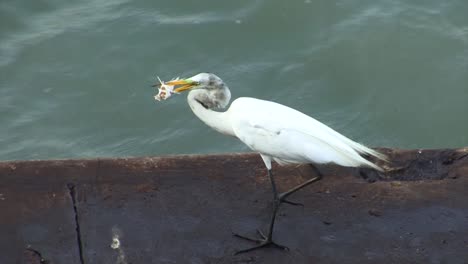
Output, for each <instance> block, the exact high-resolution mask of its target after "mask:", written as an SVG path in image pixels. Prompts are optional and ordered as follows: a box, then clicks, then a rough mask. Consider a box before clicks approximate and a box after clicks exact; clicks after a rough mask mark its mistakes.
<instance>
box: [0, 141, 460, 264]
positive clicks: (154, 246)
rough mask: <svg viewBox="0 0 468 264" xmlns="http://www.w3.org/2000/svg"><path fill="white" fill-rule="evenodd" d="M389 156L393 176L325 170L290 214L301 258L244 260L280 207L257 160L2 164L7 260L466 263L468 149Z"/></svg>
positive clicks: (289, 237)
mask: <svg viewBox="0 0 468 264" xmlns="http://www.w3.org/2000/svg"><path fill="white" fill-rule="evenodd" d="M383 151H385V152H386V153H387V154H389V156H390V158H391V160H392V161H393V170H392V171H391V172H389V173H387V174H385V175H382V174H377V173H375V172H372V171H370V170H362V169H361V170H360V169H350V168H340V167H337V166H322V167H320V169H321V171H322V172H323V174H324V175H325V177H324V179H323V180H322V181H319V182H317V183H316V184H313V185H311V186H310V187H308V188H306V189H304V190H301V192H299V193H297V194H294V197H291V199H293V200H295V201H300V202H302V203H304V204H305V206H304V207H303V208H297V207H292V206H289V205H282V207H281V209H280V215H279V218H278V222H277V226H276V233H275V236H276V237H275V239H276V240H277V241H279V242H281V243H282V244H285V245H287V246H289V248H290V249H291V250H290V252H282V251H278V250H274V249H265V250H261V251H256V252H252V253H248V254H245V255H238V256H233V255H232V253H234V252H235V251H236V250H238V249H242V248H245V247H248V246H251V245H249V244H248V243H246V242H245V241H241V240H238V239H236V238H235V237H233V236H232V235H231V232H232V231H235V232H241V233H245V234H250V235H252V236H253V235H255V229H256V228H266V225H267V222H268V217H269V214H270V210H271V206H270V199H271V190H270V186H269V183H268V179H267V178H266V173H265V169H264V166H263V164H262V161H261V159H260V158H259V157H258V155H256V154H229V155H209V156H198V155H192V156H171V157H152V158H129V159H92V160H50V161H15V162H2V163H0V212H1V217H0V234H1V235H0V248H2V253H1V254H0V263H77V264H81V263H87V264H88V263H467V262H466V261H467V260H468V191H467V190H468V149H467V148H465V149H456V150H450V149H446V150H422V151H418V150H395V149H383ZM274 171H275V172H276V173H275V175H276V178H277V181H278V185H279V186H280V188H282V189H285V188H288V187H291V186H293V185H295V184H298V183H300V182H302V181H304V180H305V179H307V178H309V177H311V176H312V173H313V172H312V170H311V169H310V168H309V167H308V166H298V167H296V166H291V167H277V166H276V167H274ZM80 248H81V249H80Z"/></svg>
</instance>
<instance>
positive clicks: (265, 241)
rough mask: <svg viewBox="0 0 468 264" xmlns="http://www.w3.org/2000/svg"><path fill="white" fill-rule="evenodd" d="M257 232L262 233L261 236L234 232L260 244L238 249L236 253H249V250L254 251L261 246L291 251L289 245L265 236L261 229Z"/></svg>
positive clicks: (236, 235) (237, 235) (239, 236)
mask: <svg viewBox="0 0 468 264" xmlns="http://www.w3.org/2000/svg"><path fill="white" fill-rule="evenodd" d="M257 233H258V234H259V235H260V237H261V238H259V239H256V238H250V237H247V236H243V235H239V234H237V233H234V232H233V233H232V234H233V235H234V236H235V237H238V238H242V239H245V240H248V241H251V242H255V243H257V244H258V245H257V246H254V247H251V248H247V249H243V250H239V251H236V252H235V253H234V255H238V254H242V253H247V252H250V251H253V250H257V249H260V248H264V247H274V248H278V249H282V250H284V251H289V248H288V247H286V246H283V245H280V244H277V243H275V242H274V241H273V240H272V239H271V237H267V236H265V234H263V232H262V231H261V230H259V229H257Z"/></svg>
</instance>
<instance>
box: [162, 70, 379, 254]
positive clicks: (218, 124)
mask: <svg viewBox="0 0 468 264" xmlns="http://www.w3.org/2000/svg"><path fill="white" fill-rule="evenodd" d="M167 84H168V85H183V86H182V87H179V88H176V89H175V90H174V91H175V92H182V91H185V90H189V89H190V90H191V91H190V93H189V94H188V96H187V101H188V104H189V106H190V108H191V109H192V111H193V113H194V114H195V115H196V116H197V117H198V118H200V119H201V120H202V121H203V122H204V123H205V124H207V125H208V126H210V127H211V128H213V129H215V130H217V131H218V132H220V133H223V134H226V135H230V136H234V137H237V138H238V139H239V140H241V141H242V142H243V143H245V144H246V145H247V146H248V147H250V148H251V149H252V150H253V151H256V152H258V153H260V155H261V157H262V159H263V161H264V162H265V166H266V167H267V169H268V175H269V177H270V181H271V186H272V190H273V195H274V200H273V201H274V205H275V206H274V207H273V213H272V218H271V221H270V226H269V231H268V233H267V235H264V234H263V233H261V232H260V234H261V237H262V238H260V239H252V238H248V237H245V236H242V235H238V234H235V235H236V236H237V237H239V238H243V239H247V240H249V241H255V242H257V243H258V245H257V246H254V247H252V248H248V249H245V250H241V251H238V252H237V253H245V252H248V251H251V250H255V249H259V248H262V247H266V246H274V247H277V248H281V249H287V247H285V246H282V245H279V244H276V243H275V242H274V241H273V227H274V223H275V218H276V213H277V211H278V208H279V205H280V204H281V203H289V204H293V205H298V203H294V202H291V201H288V200H287V199H286V198H287V197H288V196H289V195H291V194H292V193H294V192H296V191H298V190H300V189H302V188H304V187H305V186H307V185H309V184H311V183H313V182H316V181H318V180H320V179H321V178H322V174H321V173H320V171H319V170H317V169H316V168H315V167H314V166H312V167H313V168H314V169H315V172H316V177H313V178H311V179H309V180H308V181H306V182H304V183H302V184H300V185H298V186H296V187H294V188H292V189H290V190H289V191H286V192H283V193H280V194H278V192H277V189H276V184H275V181H274V177H273V174H272V172H271V161H272V160H275V161H276V162H278V163H279V164H281V165H283V164H288V163H309V164H324V163H336V164H338V165H342V166H347V167H361V166H365V167H370V168H374V169H376V170H379V171H383V170H382V168H380V167H379V166H377V165H376V164H374V163H372V162H370V161H369V160H367V159H365V158H364V157H363V156H362V155H367V156H373V157H375V158H377V159H380V160H384V161H385V160H386V157H385V156H384V155H383V154H381V153H379V152H377V151H375V150H372V149H370V148H368V147H366V146H364V145H361V144H359V143H357V142H354V141H353V140H351V139H349V138H347V137H345V136H343V135H341V134H340V133H338V132H336V131H335V130H333V129H331V128H330V127H328V126H326V125H324V124H323V123H320V122H319V121H317V120H315V119H314V118H312V117H310V116H308V115H306V114H303V113H301V112H299V111H297V110H294V109H292V108H290V107H287V106H284V105H281V104H278V103H274V102H270V101H265V100H259V99H255V98H248V97H242V98H238V99H236V100H234V101H233V102H232V104H231V106H230V107H229V109H228V110H227V111H225V112H217V111H214V110H213V109H216V108H225V107H226V106H227V105H228V104H229V100H230V99H231V92H230V91H229V88H228V87H227V86H226V85H225V84H224V82H223V81H222V80H221V79H220V78H219V77H218V76H216V75H214V74H211V73H200V74H197V75H195V76H193V77H191V78H189V79H185V80H173V81H169V82H167Z"/></svg>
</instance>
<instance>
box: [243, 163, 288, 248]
mask: <svg viewBox="0 0 468 264" xmlns="http://www.w3.org/2000/svg"><path fill="white" fill-rule="evenodd" d="M268 176H269V178H270V182H271V188H272V190H273V213H272V215H271V220H270V226H269V228H268V234H267V235H266V236H265V235H264V234H263V233H262V231H260V230H257V233H258V234H259V235H260V237H261V238H259V239H254V238H249V237H246V236H242V235H239V234H236V233H234V236H236V237H238V238H242V239H245V240H249V241H252V242H255V243H257V244H258V245H257V246H254V247H251V248H247V249H244V250H239V251H237V252H236V253H235V255H237V254H241V253H246V252H249V251H253V250H256V249H260V248H264V247H275V248H279V249H283V250H289V249H288V248H287V247H285V246H282V245H280V244H277V243H275V242H274V241H273V229H274V226H275V220H276V213H277V212H278V208H279V206H280V204H281V202H280V199H279V197H278V192H277V191H276V184H275V180H274V178H273V174H272V173H271V170H268Z"/></svg>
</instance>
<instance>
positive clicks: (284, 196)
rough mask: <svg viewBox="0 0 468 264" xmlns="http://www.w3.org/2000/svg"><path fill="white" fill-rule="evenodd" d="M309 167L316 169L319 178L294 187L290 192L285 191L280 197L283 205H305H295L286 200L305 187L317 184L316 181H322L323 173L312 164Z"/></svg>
mask: <svg viewBox="0 0 468 264" xmlns="http://www.w3.org/2000/svg"><path fill="white" fill-rule="evenodd" d="M309 165H310V166H311V167H312V168H313V169H314V171H315V174H316V175H317V176H316V177H314V178H312V179H310V180H308V181H306V182H304V183H302V184H299V185H297V186H296V187H294V188H291V189H290V190H288V191H285V192H283V193H281V194H280V195H279V196H278V198H279V200H280V202H282V203H287V204H292V205H303V204H300V203H295V202H291V201H288V200H286V198H287V197H288V196H289V195H291V194H293V193H295V192H297V191H299V190H300V189H302V188H304V187H306V186H308V185H310V184H311V183H313V182H316V181H319V180H320V179H322V173H321V172H320V171H319V170H318V169H317V168H316V167H315V166H314V165H312V164H309Z"/></svg>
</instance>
